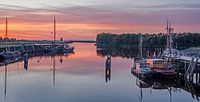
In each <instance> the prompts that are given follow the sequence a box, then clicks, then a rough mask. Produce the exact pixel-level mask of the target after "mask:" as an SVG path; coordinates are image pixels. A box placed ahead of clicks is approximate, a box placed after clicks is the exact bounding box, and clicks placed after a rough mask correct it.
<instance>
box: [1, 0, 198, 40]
mask: <svg viewBox="0 0 200 102" xmlns="http://www.w3.org/2000/svg"><path fill="white" fill-rule="evenodd" d="M54 16H56V21H57V39H60V38H61V37H62V38H63V39H66V40H69V39H95V37H96V35H97V34H98V33H101V32H111V33H119V34H120V33H160V32H161V33H164V32H166V31H165V26H166V19H169V20H170V21H171V23H172V25H173V28H174V30H175V32H200V20H199V18H200V0H0V37H5V18H6V17H8V36H9V37H15V38H17V39H34V40H38V39H40V40H51V39H53V35H52V34H51V32H52V31H53V17H54Z"/></svg>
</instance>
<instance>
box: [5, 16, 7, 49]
mask: <svg viewBox="0 0 200 102" xmlns="http://www.w3.org/2000/svg"><path fill="white" fill-rule="evenodd" d="M5 40H6V43H5V44H6V52H7V51H8V49H7V47H8V46H7V40H8V18H7V17H6V29H5Z"/></svg>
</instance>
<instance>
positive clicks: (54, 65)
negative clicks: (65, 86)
mask: <svg viewBox="0 0 200 102" xmlns="http://www.w3.org/2000/svg"><path fill="white" fill-rule="evenodd" d="M55 75H56V61H55V56H53V86H55V80H56V76H55Z"/></svg>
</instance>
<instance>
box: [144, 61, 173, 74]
mask: <svg viewBox="0 0 200 102" xmlns="http://www.w3.org/2000/svg"><path fill="white" fill-rule="evenodd" d="M147 63H149V65H150V67H151V70H152V71H153V72H154V74H157V75H161V76H163V77H175V76H176V75H177V72H176V71H175V69H174V68H172V67H168V66H167V64H166V61H164V59H147Z"/></svg>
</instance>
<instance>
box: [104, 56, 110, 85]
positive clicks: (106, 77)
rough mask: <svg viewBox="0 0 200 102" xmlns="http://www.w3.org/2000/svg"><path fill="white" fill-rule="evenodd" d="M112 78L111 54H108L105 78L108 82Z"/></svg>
mask: <svg viewBox="0 0 200 102" xmlns="http://www.w3.org/2000/svg"><path fill="white" fill-rule="evenodd" d="M110 78H111V56H110V55H107V59H106V63H105V79H106V82H108V80H109V81H110Z"/></svg>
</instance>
